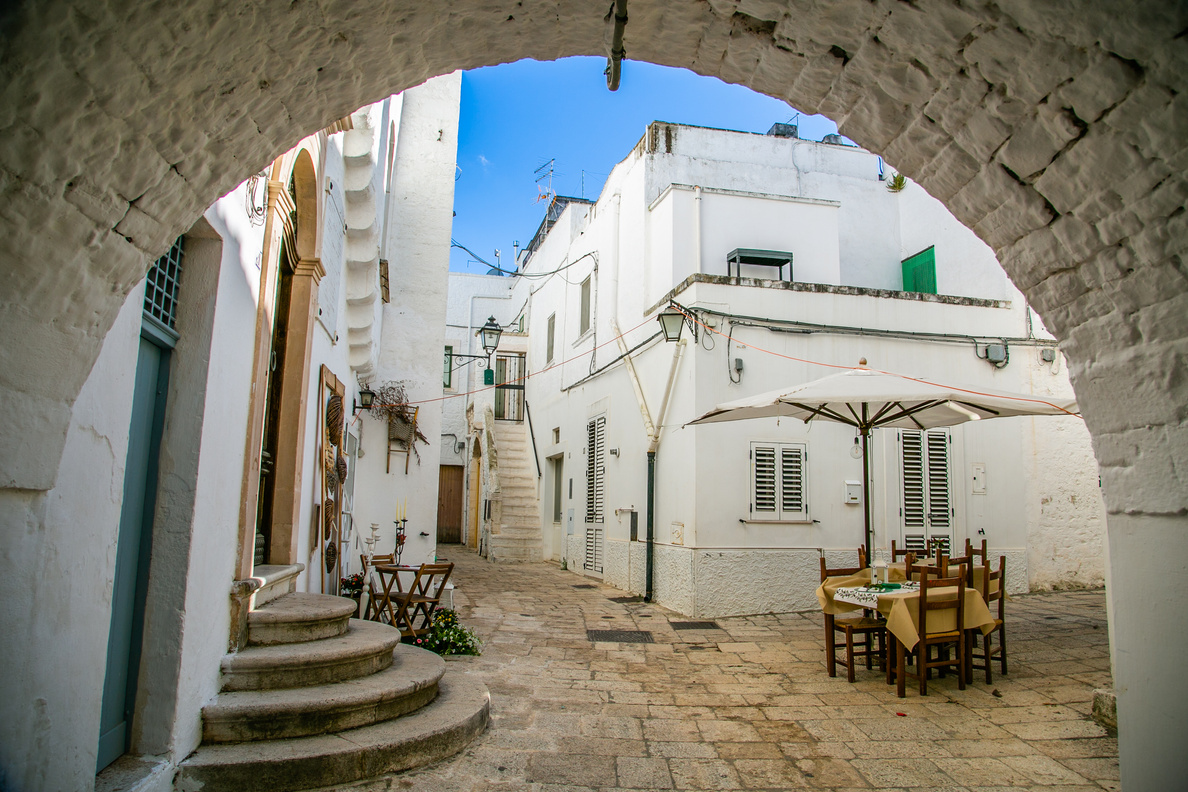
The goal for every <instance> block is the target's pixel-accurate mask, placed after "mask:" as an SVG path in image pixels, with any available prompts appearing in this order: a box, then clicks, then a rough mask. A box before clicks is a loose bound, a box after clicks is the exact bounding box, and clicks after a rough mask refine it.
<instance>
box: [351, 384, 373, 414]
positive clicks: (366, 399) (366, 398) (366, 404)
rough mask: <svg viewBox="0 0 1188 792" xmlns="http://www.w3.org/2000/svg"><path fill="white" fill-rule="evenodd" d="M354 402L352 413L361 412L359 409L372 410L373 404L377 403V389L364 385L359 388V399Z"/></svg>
mask: <svg viewBox="0 0 1188 792" xmlns="http://www.w3.org/2000/svg"><path fill="white" fill-rule="evenodd" d="M352 404H353V405H354V409H353V410H352V411H351V412H352V414H354V413H357V412H359V410H370V409H371V406H372V405H373V404H375V391H373V390H371V389H370V388H368V387H367V386H363V387H362V388H360V389H359V400H358V401H354V400H352Z"/></svg>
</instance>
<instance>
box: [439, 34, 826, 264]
mask: <svg viewBox="0 0 1188 792" xmlns="http://www.w3.org/2000/svg"><path fill="white" fill-rule="evenodd" d="M605 66H606V59H605V58H590V57H586V58H566V59H564V60H559V61H552V62H548V63H541V62H538V61H529V60H522V61H519V62H517V63H508V64H504V65H502V66H491V67H487V68H483V69H476V70H474V71H469V72H466V73H464V74H463V76H462V107H461V115H460V120H459V130H458V170H457V172H456V176H457V181H456V182H455V184H454V212H455V217H454V229H453V238H454V239H455V240H457V241H458V242H459V243H461V244H463V245H465V246H466V247H468V248H470V249H471V250H473V251H474V252H475V253H477V254H478V255H479V256H481V257H482V258H484V259H485V260H487V261H489V262H491V263H492V264H494V263H495V249H496V248H498V249H500V250H502V252H503V266H504V269H514V268H515V265H514V262H513V255H514V254H513V252H512V251H513V243H514V242H517V241H518V242H519V243H520V246H521V247H522V246H524V245H526V244H528V242H529V240H530V239H531V238H532V234H533V233H535V231H536V228H537V226H538V225H540V221H541V218H542V217H543V216H544V210H545V202H544V201H538V200H537V197H538V195H539V192H540V189H541V188H543V187H546V186H547V180H546V181H543V182H541V184H540V185H539V186H538V184H537V181H536V179H537V177H538V175H539V174H537V173H534V171H536V169H537V168H540V167H541V166H542V165H545V164H546V163H547V162H548V161H549V160H550V159H552V160H555V164H554V166H553V177H552V188H553V190H554V191H555V192H556V193H557V194H559V195H573V196H577V197H583V196H584V197H586V198H590V199H594V198H597V197H598V193H599V191H601V189H602V184H603V182H604V181H605V180H606V176H607V174H608V173H610V170H611V168H613V167H614V166H615V164H616V163H618V162H619V161H620V160H622V159H623V158H624V157H626V156H627V154H628V152H630V151H631V147H632V146H634V145H635V144H636V143H637V142H638V141H639V139H640V138H641V137H643V134H644V130H645V128H646V127H647V125H648V124H649V123H651V122H652V121H671V122H675V123H683V124H695V125H698V126H709V127H720V128H723V129H737V130H741V131H744V132H766V131H767V130H768V129H770V128H771V125H772V124H774V123H777V122H787V121H790V120H791V119H792V118H793V117H795V116H797V111H796V110H794V109H793V108H792V107H790V106H789V105H788V104H786V103H785V102H782V101H780V100H779V99H772V98H771V97H769V96H764V95H762V94H758V93H755V92H754V91H752V90H750V89H749V88H743V87H742V86H738V85H727V84H726V83H724V82H722V81H721V80H717V79H714V78H712V77H702V76H700V75H697V74H694V73H693V72H691V71H688V70H685V69H670V68H666V67H663V66H656V65H653V64H650V63H640V62H635V61H626V62H624V64H623V76H622V80H621V81H620V84H619V90H618V91H616V92H614V93H611V92H610V91H608V90H607V89H606V78H605V77H604V76H603V69H604V68H605ZM797 122H798V124H799V126H800V136H801V137H803V138H808V139H812V140H820V139H821V137H822V136H824V135H827V134H830V133H833V132H836V131H837V126H836V125H835V124H834V123H833V122H832V121H830V120H829V119H827V118H825V117H824V116H806V115H800V117H799V119H798V121H797ZM547 171H548V168H545V172H546V173H547ZM450 269H451V270H453V271H458V272H473V273H484V272H486V271H487V267H486V266H485V265H483V264H479V263H478V262H476V261H475V260H474V259H473V258H472V257H471V256H470V254H468V253H466V252H465V251H463V250H459V249H458V248H454V249H453V250H452V251H451V253H450Z"/></svg>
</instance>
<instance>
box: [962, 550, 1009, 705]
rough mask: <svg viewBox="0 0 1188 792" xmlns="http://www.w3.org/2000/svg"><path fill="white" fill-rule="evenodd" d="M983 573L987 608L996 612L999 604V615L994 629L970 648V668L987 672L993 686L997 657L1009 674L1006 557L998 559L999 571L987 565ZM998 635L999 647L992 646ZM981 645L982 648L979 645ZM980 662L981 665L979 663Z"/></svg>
mask: <svg viewBox="0 0 1188 792" xmlns="http://www.w3.org/2000/svg"><path fill="white" fill-rule="evenodd" d="M982 569H983V572H982V599H984V600H986V607H988V608H990V609H991V611H990V612H991V613H993V612H994V606H993V605H992V603H994V602H998V615H997V616H996V617H995V619H994V629H993V630H991V631H990V632H988V633H986V634H985V635H983V636H981V638H982V640H981V641H980V642H979V641H977V640H976V638H975V640H974V641H973V643H972V644H971V646H970V667H971V668H973V669H977V670H979V671H980V670H985V672H986V684H987V685H989V684H991V683H992V682H993V681H994V680H993V678H992V675H991V673H990V665H991V663H992V661H993V660H994V658H995V657H997V658H998V662H999V664H1000V667H1001V669H1002V674H1003V676H1006V673H1007V648H1006V596H1005V595H1004V589H1005V586H1006V556H999V557H998V571H997V572H993V571H991V569H990V564H989V563H987V564H986V565H985V566H984V567H983V568H982ZM995 633H997V634H998V646H992V644H993V643H994V642H993V640H991V639H993V638H994V634H995ZM979 643H981V646H979V645H978V644H979ZM979 661H980V663H979Z"/></svg>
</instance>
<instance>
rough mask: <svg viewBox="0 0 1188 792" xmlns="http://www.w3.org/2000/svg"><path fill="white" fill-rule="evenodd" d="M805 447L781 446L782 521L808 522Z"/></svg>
mask: <svg viewBox="0 0 1188 792" xmlns="http://www.w3.org/2000/svg"><path fill="white" fill-rule="evenodd" d="M805 456H806V455H805V447H804V446H803V445H781V446H780V519H781V520H806V519H807V518H808V495H807V493H806V492H805V486H804V483H805Z"/></svg>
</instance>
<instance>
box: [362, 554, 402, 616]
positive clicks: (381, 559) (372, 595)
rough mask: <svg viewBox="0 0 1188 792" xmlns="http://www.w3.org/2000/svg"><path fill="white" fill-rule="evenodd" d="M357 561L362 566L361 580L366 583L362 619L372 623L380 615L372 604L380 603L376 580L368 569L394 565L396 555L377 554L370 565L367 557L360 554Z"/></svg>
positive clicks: (378, 610)
mask: <svg viewBox="0 0 1188 792" xmlns="http://www.w3.org/2000/svg"><path fill="white" fill-rule="evenodd" d="M359 561H360V562H361V563H362V564H363V566H362V569H363V579H364V580H365V581H367V605H366V607H364V608H363V618H364V619H368V620H372V621H379V620H380V617H381V615H382V614H381V613H380V609H379V608H378V607H376V605H375V604H374V603H378V602H379V601H380V593H379V588H377V586H376V580H375V577H374V575H373V574H372V570H371V569H370V567H374V566H377V565H379V564H395V563H396V554H395V553H377V554H376V555H373V556H372V557H371V563H370V564H368V563H367V555H366V554H365V553H360V554H359Z"/></svg>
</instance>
